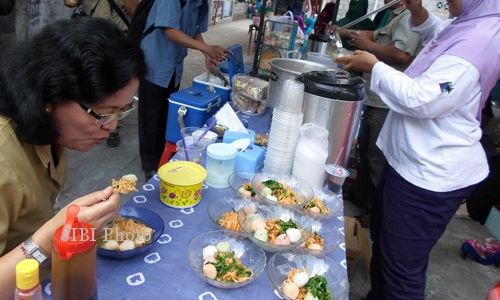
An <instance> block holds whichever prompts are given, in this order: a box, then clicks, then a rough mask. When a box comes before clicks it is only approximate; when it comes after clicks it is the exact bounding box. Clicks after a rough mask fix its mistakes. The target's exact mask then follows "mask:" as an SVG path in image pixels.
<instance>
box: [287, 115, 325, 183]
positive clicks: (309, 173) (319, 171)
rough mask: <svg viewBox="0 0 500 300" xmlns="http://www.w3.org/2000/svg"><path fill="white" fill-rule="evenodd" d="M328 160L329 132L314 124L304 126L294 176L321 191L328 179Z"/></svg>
mask: <svg viewBox="0 0 500 300" xmlns="http://www.w3.org/2000/svg"><path fill="white" fill-rule="evenodd" d="M327 158H328V130H326V129H325V128H323V127H321V126H318V125H316V124H313V123H306V124H304V125H302V127H301V128H300V138H299V141H298V143H297V149H296V151H295V157H294V161H293V171H292V175H293V176H295V177H297V178H300V179H302V180H304V181H305V182H307V183H309V185H310V186H312V187H313V188H315V189H321V188H322V187H323V184H324V182H325V179H326V172H325V163H326V160H327Z"/></svg>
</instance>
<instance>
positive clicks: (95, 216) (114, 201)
mask: <svg viewBox="0 0 500 300" xmlns="http://www.w3.org/2000/svg"><path fill="white" fill-rule="evenodd" d="M71 204H76V205H78V206H79V207H80V212H79V213H78V220H80V221H83V222H86V223H90V224H92V226H94V227H95V228H96V229H101V228H102V227H104V225H106V223H108V222H109V221H111V220H113V219H114V218H116V217H117V216H118V215H119V212H120V195H119V194H118V192H115V191H113V188H112V187H110V186H109V187H107V188H105V189H104V190H102V191H97V192H93V193H91V194H88V195H85V196H82V197H80V198H78V199H76V200H74V201H73V202H71V203H70V204H69V205H71ZM69 205H68V206H69ZM68 206H66V207H65V208H63V209H62V210H61V211H60V212H59V213H58V214H57V215H56V217H57V216H58V215H59V214H63V216H64V218H65V217H66V209H67V207H68ZM63 222H64V221H63ZM61 225H62V224H61Z"/></svg>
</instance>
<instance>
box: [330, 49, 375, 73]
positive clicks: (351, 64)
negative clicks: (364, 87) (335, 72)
mask: <svg viewBox="0 0 500 300" xmlns="http://www.w3.org/2000/svg"><path fill="white" fill-rule="evenodd" d="M335 62H336V63H339V64H342V65H344V70H346V71H357V72H363V73H371V71H372V69H373V66H374V65H375V64H376V63H377V62H379V60H378V59H377V57H376V56H375V55H373V54H371V53H369V52H366V51H360V50H356V51H355V52H354V54H353V55H348V56H344V57H339V58H337V59H336V60H335Z"/></svg>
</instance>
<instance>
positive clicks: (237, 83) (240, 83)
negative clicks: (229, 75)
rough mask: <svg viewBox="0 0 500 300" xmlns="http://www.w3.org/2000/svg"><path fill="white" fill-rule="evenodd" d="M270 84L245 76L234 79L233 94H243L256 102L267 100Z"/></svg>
mask: <svg viewBox="0 0 500 300" xmlns="http://www.w3.org/2000/svg"><path fill="white" fill-rule="evenodd" d="M268 86H269V82H267V81H265V80H262V79H259V78H255V77H251V76H248V75H243V74H236V75H235V76H234V77H233V92H237V93H238V94H242V95H244V96H246V97H248V98H252V99H254V100H265V99H267V88H268Z"/></svg>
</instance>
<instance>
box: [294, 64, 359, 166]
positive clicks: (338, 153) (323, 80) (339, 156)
mask: <svg viewBox="0 0 500 300" xmlns="http://www.w3.org/2000/svg"><path fill="white" fill-rule="evenodd" d="M299 80H300V81H302V82H303V83H304V104H303V112H304V123H315V124H317V125H320V126H322V127H324V128H326V129H328V131H329V135H328V142H329V155H328V161H327V162H328V163H334V164H337V165H340V166H346V165H347V163H348V159H349V155H350V153H351V148H352V144H353V142H354V138H355V136H356V132H357V130H358V127H359V119H360V116H361V109H362V106H363V99H364V95H365V89H364V84H365V81H364V80H363V79H362V78H361V77H359V76H355V75H352V74H351V73H349V72H345V71H342V70H327V71H313V72H308V73H304V74H302V76H300V77H299Z"/></svg>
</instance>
